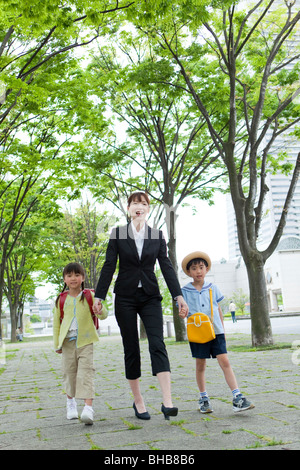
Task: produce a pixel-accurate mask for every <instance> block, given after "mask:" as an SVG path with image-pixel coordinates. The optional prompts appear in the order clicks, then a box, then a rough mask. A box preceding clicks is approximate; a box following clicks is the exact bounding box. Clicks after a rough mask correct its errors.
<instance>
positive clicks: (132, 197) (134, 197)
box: [127, 191, 150, 206]
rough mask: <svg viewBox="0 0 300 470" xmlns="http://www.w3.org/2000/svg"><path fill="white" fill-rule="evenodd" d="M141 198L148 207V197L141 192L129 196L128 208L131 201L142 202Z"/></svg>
mask: <svg viewBox="0 0 300 470" xmlns="http://www.w3.org/2000/svg"><path fill="white" fill-rule="evenodd" d="M143 198H145V199H146V202H147V204H148V206H150V199H149V196H148V194H147V193H144V192H143V191H136V192H135V193H132V194H130V196H129V198H128V201H127V204H128V206H130V204H131V203H132V201H138V202H142V200H143Z"/></svg>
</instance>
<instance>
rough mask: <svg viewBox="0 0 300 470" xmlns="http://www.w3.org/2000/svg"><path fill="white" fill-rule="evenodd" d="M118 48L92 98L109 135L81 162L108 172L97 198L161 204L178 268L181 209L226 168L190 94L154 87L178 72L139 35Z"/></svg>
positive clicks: (206, 194) (97, 70)
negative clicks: (100, 105)
mask: <svg viewBox="0 0 300 470" xmlns="http://www.w3.org/2000/svg"><path fill="white" fill-rule="evenodd" d="M116 44H117V46H118V47H116V48H113V47H112V46H111V45H110V46H109V48H108V47H107V48H103V47H101V48H99V52H98V53H97V54H95V55H94V57H93V61H92V63H91V65H90V66H89V74H90V83H91V85H90V90H91V93H93V94H94V95H95V96H99V98H100V99H103V100H105V103H106V106H107V112H108V113H109V115H111V121H112V123H111V125H110V126H109V127H108V132H106V135H103V136H102V135H100V136H99V135H98V134H96V133H95V132H94V131H93V129H91V130H89V129H87V133H86V136H85V140H86V141H87V142H88V146H87V145H86V147H88V149H87V151H84V153H85V155H81V154H80V156H79V158H80V159H81V158H85V159H87V161H88V162H89V163H90V162H91V167H92V169H93V170H94V171H96V172H97V173H99V174H100V175H101V178H100V184H99V185H98V186H99V189H98V188H97V187H96V188H93V189H92V191H93V193H94V194H102V195H103V196H105V197H106V198H109V197H110V198H112V195H114V196H115V198H114V202H115V203H116V204H119V205H121V207H122V204H121V201H120V199H122V198H123V197H124V196H125V195H126V194H127V193H128V192H132V191H134V190H137V189H140V188H143V189H144V190H146V191H147V192H148V193H149V195H150V196H151V198H152V200H153V201H154V204H155V205H156V206H157V207H158V211H157V214H159V215H158V217H157V219H158V218H159V217H160V218H161V219H162V220H161V223H165V224H166V227H167V231H168V240H169V241H168V251H169V256H170V259H171V261H172V264H173V266H174V268H175V270H176V271H177V256H176V232H175V226H176V219H177V209H178V207H179V206H180V205H181V204H182V203H183V202H184V201H185V199H186V198H188V197H194V198H198V197H200V198H202V199H207V200H211V198H212V194H213V191H214V183H215V181H216V180H217V179H218V178H220V176H222V172H223V169H219V168H218V165H217V163H216V161H217V155H216V154H215V153H214V152H213V149H212V145H211V140H210V138H209V136H208V134H207V132H206V130H205V120H204V119H203V118H201V117H200V118H199V113H198V110H197V108H196V107H195V105H194V104H193V102H192V101H191V100H189V99H187V98H185V96H184V93H185V91H184V90H183V89H182V88H180V87H176V88H175V87H174V88H173V89H172V90H171V91H170V87H169V86H168V85H167V86H166V85H161V84H159V85H156V84H153V78H155V79H160V81H163V80H164V81H169V80H170V75H171V76H173V75H174V74H173V69H172V67H170V66H169V64H168V61H167V60H164V59H161V60H159V58H158V57H157V56H156V53H155V51H153V50H152V49H151V48H149V47H148V41H146V40H145V38H143V36H141V35H140V34H133V33H129V32H124V31H122V32H121V33H120V35H119V40H117V39H116ZM180 82H181V83H182V84H183V82H182V80H180V79H179V80H178V84H179V85H180ZM196 113H197V115H196ZM118 122H120V124H119V125H118ZM120 125H122V126H123V129H124V132H120V129H119V126H120ZM203 129H204V130H203ZM103 183H104V184H103ZM107 188H110V189H109V191H107ZM124 212H125V211H124ZM173 308H174V325H175V331H176V339H177V340H178V341H182V340H183V339H184V338H185V323H184V321H183V320H182V319H180V317H179V316H178V310H177V307H176V305H175V302H174V306H173Z"/></svg>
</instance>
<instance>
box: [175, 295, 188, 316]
mask: <svg viewBox="0 0 300 470" xmlns="http://www.w3.org/2000/svg"><path fill="white" fill-rule="evenodd" d="M177 304H178V309H179V316H180V318H185V317H186V316H187V315H188V313H189V307H188V304H187V303H186V301H185V300H184V298H183V297H182V295H179V296H178V297H177Z"/></svg>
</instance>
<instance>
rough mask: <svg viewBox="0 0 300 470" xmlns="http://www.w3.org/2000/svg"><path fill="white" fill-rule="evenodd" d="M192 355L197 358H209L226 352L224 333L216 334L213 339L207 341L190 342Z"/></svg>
mask: <svg viewBox="0 0 300 470" xmlns="http://www.w3.org/2000/svg"><path fill="white" fill-rule="evenodd" d="M190 348H191V352H192V356H193V357H195V358H197V359H209V358H210V357H213V358H215V357H217V356H218V355H219V354H227V349H226V340H225V335H224V334H220V335H216V337H215V339H213V340H212V341H208V343H190Z"/></svg>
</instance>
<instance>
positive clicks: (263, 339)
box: [245, 256, 273, 346]
mask: <svg viewBox="0 0 300 470" xmlns="http://www.w3.org/2000/svg"><path fill="white" fill-rule="evenodd" d="M245 263H246V268H247V273H248V282H249V291H250V315H251V335H252V345H253V346H262V345H268V344H273V336H272V327H271V321H270V315H269V307H268V298H267V287H266V280H265V273H264V261H263V260H262V259H259V257H257V256H256V257H255V258H252V260H251V261H248V262H245Z"/></svg>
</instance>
